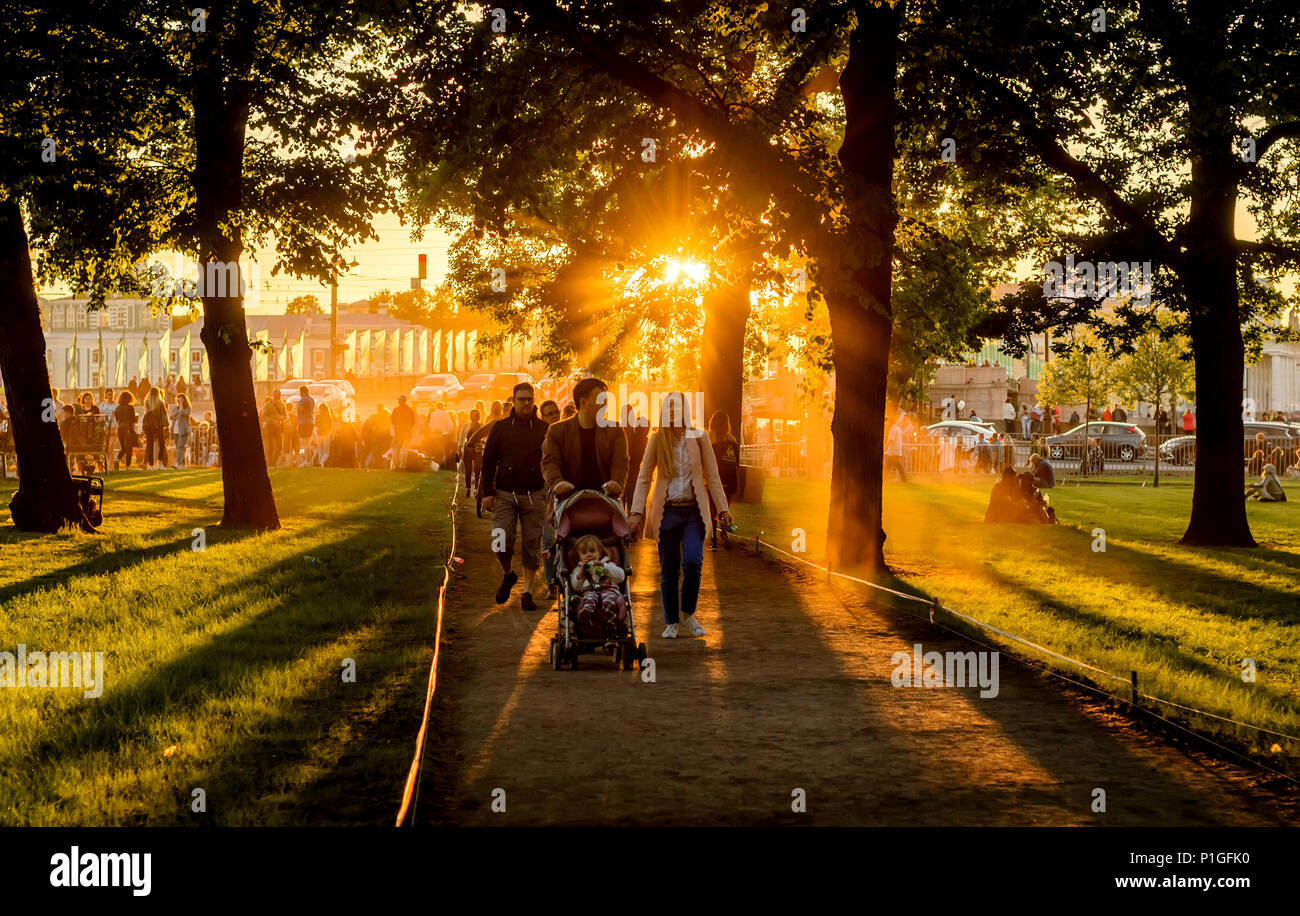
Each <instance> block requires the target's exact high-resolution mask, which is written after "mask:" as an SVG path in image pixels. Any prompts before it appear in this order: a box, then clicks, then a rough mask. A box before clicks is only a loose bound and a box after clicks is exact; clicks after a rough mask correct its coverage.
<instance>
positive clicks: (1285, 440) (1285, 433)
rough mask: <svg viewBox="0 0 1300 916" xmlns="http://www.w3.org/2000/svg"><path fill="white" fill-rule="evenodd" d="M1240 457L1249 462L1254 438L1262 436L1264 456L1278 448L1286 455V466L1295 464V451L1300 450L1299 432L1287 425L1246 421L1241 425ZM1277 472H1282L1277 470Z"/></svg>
mask: <svg viewBox="0 0 1300 916" xmlns="http://www.w3.org/2000/svg"><path fill="white" fill-rule="evenodd" d="M1242 433H1243V438H1242V457H1243V458H1245V459H1247V460H1249V459H1250V457H1251V456H1252V455H1254V454H1255V449H1256V448H1258V445H1257V444H1256V442H1257V440H1256V438H1255V437H1256V436H1257V435H1258V434H1259V433H1263V434H1264V443H1265V445H1266V448H1265V449H1264V454H1265V456H1267V455H1268V453H1269V452H1271V451H1273V449H1275V448H1280V449H1281V450H1282V451H1283V453H1284V454H1285V455H1286V460H1287V464H1295V461H1296V451H1297V449H1300V432H1297V430H1296V428H1295V427H1294V426H1292V425H1290V424H1289V423H1265V422H1264V421H1262V420H1256V421H1247V422H1246V423H1244V424H1243V430H1242ZM1278 470H1279V471H1280V470H1282V469H1281V468H1278Z"/></svg>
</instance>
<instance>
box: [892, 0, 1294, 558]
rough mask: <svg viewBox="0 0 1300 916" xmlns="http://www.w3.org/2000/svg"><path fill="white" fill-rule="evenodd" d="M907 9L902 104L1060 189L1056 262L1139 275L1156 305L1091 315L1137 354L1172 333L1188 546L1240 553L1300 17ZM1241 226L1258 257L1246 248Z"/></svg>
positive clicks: (1149, 7)
mask: <svg viewBox="0 0 1300 916" xmlns="http://www.w3.org/2000/svg"><path fill="white" fill-rule="evenodd" d="M917 10H918V23H919V24H918V29H917V31H916V32H915V37H916V40H917V48H918V53H917V55H916V57H917V64H916V66H915V67H914V68H913V69H912V75H911V80H910V82H909V84H908V86H909V91H911V92H912V93H913V94H914V95H915V96H916V98H917V99H918V101H919V103H921V104H923V105H924V106H926V107H927V109H928V110H930V111H932V112H933V113H934V114H933V117H934V120H935V122H936V123H941V124H943V125H945V127H946V129H947V130H948V131H949V132H950V135H952V136H954V137H955V138H956V139H957V146H958V149H959V151H960V154H961V155H962V156H965V157H967V158H969V159H971V160H975V159H977V158H978V159H982V160H983V162H984V163H985V164H986V165H987V167H988V168H989V169H991V170H995V171H997V172H1000V173H1003V174H1005V175H1007V176H1008V179H1009V180H1011V179H1015V178H1017V177H1019V176H1022V175H1023V174H1024V173H1025V171H1026V169H1030V170H1036V171H1040V172H1042V173H1044V174H1046V175H1052V176H1058V177H1061V178H1064V179H1067V180H1068V181H1069V182H1070V184H1071V186H1072V187H1073V189H1074V194H1073V201H1072V203H1071V206H1070V209H1071V211H1073V213H1074V214H1075V215H1076V216H1078V217H1079V218H1080V221H1081V223H1082V226H1081V230H1082V231H1081V232H1080V234H1079V235H1078V236H1077V237H1076V239H1075V240H1074V241H1075V244H1074V245H1071V246H1070V247H1069V248H1064V247H1063V248H1061V249H1058V250H1057V251H1055V252H1053V253H1052V255H1051V256H1052V259H1053V260H1055V261H1057V262H1058V263H1059V262H1060V261H1063V260H1064V259H1065V257H1066V255H1069V254H1073V255H1074V256H1075V257H1076V258H1077V259H1078V260H1080V261H1086V262H1088V263H1089V264H1092V265H1094V268H1095V266H1096V265H1101V264H1103V263H1108V262H1123V263H1126V264H1127V263H1137V264H1146V263H1150V265H1151V267H1152V274H1153V276H1152V277H1151V280H1152V282H1151V296H1150V302H1151V303H1153V305H1151V306H1148V305H1147V304H1146V301H1145V300H1144V299H1143V297H1141V296H1134V295H1130V294H1129V293H1130V292H1131V291H1125V290H1120V291H1118V293H1117V294H1116V295H1114V296H1111V297H1106V296H1091V297H1088V298H1089V299H1090V300H1091V301H1092V302H1094V303H1096V302H1099V301H1101V300H1102V299H1107V298H1108V299H1109V300H1110V302H1111V304H1112V305H1114V306H1115V307H1116V308H1115V310H1116V311H1117V312H1118V318H1119V321H1118V323H1117V324H1116V323H1112V327H1113V329H1114V330H1113V331H1112V333H1113V334H1115V335H1118V336H1120V337H1121V338H1123V337H1127V338H1129V339H1130V340H1133V339H1136V337H1137V336H1138V335H1139V334H1140V333H1141V331H1142V330H1143V328H1144V327H1146V326H1148V325H1149V324H1150V322H1151V321H1152V320H1153V319H1154V316H1155V311H1154V305H1155V304H1160V305H1163V306H1165V307H1167V308H1169V309H1172V310H1173V311H1174V312H1175V313H1176V314H1178V315H1180V316H1181V318H1182V322H1181V323H1182V326H1183V328H1185V329H1186V331H1187V333H1188V336H1189V338H1190V340H1191V343H1192V348H1193V351H1194V354H1195V366H1196V401H1197V413H1198V422H1197V430H1198V433H1197V435H1198V448H1197V464H1196V487H1195V496H1194V498H1193V503H1192V515H1191V519H1190V521H1189V524H1188V527H1187V532H1186V534H1185V535H1184V537H1183V541H1184V543H1189V544H1222V545H1253V544H1254V540H1253V538H1252V537H1251V534H1250V529H1249V526H1248V524H1247V522H1246V513H1245V508H1244V506H1243V505H1242V501H1241V499H1240V496H1239V494H1240V489H1241V488H1240V486H1237V484H1240V483H1242V481H1243V467H1242V462H1241V436H1242V417H1241V379H1242V372H1243V368H1244V353H1245V344H1246V341H1247V340H1248V339H1249V338H1250V336H1251V335H1252V334H1258V333H1259V330H1260V328H1261V327H1262V320H1263V319H1265V318H1268V317H1269V316H1270V315H1275V314H1276V311H1277V310H1278V308H1279V307H1280V306H1281V304H1282V301H1281V297H1280V296H1279V294H1278V293H1277V291H1276V290H1275V289H1274V288H1273V287H1272V285H1271V283H1269V282H1260V281H1261V280H1264V281H1269V280H1273V279H1275V278H1276V277H1277V276H1278V275H1279V274H1280V273H1282V272H1284V271H1286V270H1288V269H1294V268H1295V267H1296V266H1297V265H1300V208H1297V200H1296V191H1297V183H1296V177H1297V155H1296V143H1295V140H1296V138H1297V137H1300V87H1298V86H1297V83H1296V81H1295V79H1294V77H1295V60H1296V57H1297V54H1300V12H1297V10H1296V8H1295V6H1294V4H1290V3H1286V2H1282V0H1258V2H1252V3H1248V4H1229V3H1224V2H1221V0H1187V2H1185V3H1174V2H1136V0H1130V2H1118V3H1110V4H1106V5H1105V7H1104V8H1097V9H1095V10H1092V11H1090V10H1088V9H1085V8H1084V7H1081V6H1080V5H1079V4H1076V3H1071V2H1067V0H1047V2H1043V0H1007V2H1002V0H999V2H968V0H923V2H918V3H917ZM921 49H923V50H921ZM1240 210H1244V211H1245V212H1246V213H1247V214H1249V217H1250V219H1251V220H1252V221H1253V222H1254V224H1255V227H1256V230H1257V237H1256V238H1254V239H1248V238H1243V235H1245V234H1246V233H1244V232H1242V231H1240V229H1239V227H1238V222H1239V220H1238V215H1239V211H1240ZM1045 266H1046V265H1045ZM1085 303H1086V300H1085ZM1073 317H1079V316H1078V315H1077V314H1076V315H1075V316H1073ZM1243 327H1244V328H1246V334H1245V337H1243Z"/></svg>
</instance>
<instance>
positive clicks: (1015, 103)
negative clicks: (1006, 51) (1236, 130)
mask: <svg viewBox="0 0 1300 916" xmlns="http://www.w3.org/2000/svg"><path fill="white" fill-rule="evenodd" d="M968 72H970V73H971V77H972V79H973V80H974V82H975V83H976V84H977V85H980V86H982V87H983V88H984V90H985V92H987V93H988V94H989V95H990V96H993V97H994V99H995V102H1000V103H1001V104H1002V105H1003V106H1005V107H1006V108H1008V109H1009V110H1010V111H1011V117H1012V118H1013V119H1014V120H1016V121H1018V122H1019V123H1020V132H1021V134H1022V136H1023V137H1024V138H1025V140H1026V141H1027V142H1028V143H1029V145H1030V146H1031V147H1033V149H1034V151H1035V152H1036V153H1037V154H1038V156H1039V158H1040V159H1042V161H1043V163H1044V164H1045V165H1047V166H1049V167H1051V168H1053V169H1055V170H1056V171H1058V172H1060V173H1061V174H1062V175H1065V176H1066V177H1067V178H1070V179H1072V180H1073V181H1074V183H1075V186H1076V187H1078V189H1079V190H1080V191H1081V192H1083V193H1084V194H1085V195H1087V196H1088V197H1091V198H1092V199H1093V200H1095V201H1097V202H1098V203H1100V204H1101V205H1102V206H1103V207H1105V208H1106V210H1107V211H1108V212H1109V213H1110V214H1111V215H1112V216H1114V217H1115V218H1116V219H1117V220H1119V221H1120V222H1121V223H1123V224H1124V225H1126V226H1128V227H1129V228H1130V229H1132V230H1133V231H1134V232H1136V233H1138V234H1139V235H1141V236H1142V237H1143V238H1144V239H1145V241H1146V242H1147V243H1148V244H1149V245H1150V246H1151V249H1152V251H1153V252H1154V253H1157V254H1159V255H1160V256H1161V257H1162V258H1163V259H1164V260H1165V261H1167V262H1168V263H1170V264H1171V265H1176V266H1178V265H1181V263H1182V253H1181V252H1180V251H1179V250H1178V248H1177V247H1176V246H1175V245H1174V244H1173V243H1172V242H1171V241H1170V240H1169V239H1167V238H1166V237H1165V236H1164V234H1163V233H1162V232H1161V231H1160V229H1159V228H1158V227H1157V226H1156V224H1155V223H1154V222H1152V220H1151V218H1150V216H1149V215H1148V214H1147V213H1146V212H1144V211H1143V210H1141V209H1139V208H1138V207H1136V206H1134V205H1133V204H1132V203H1130V202H1129V201H1127V200H1125V199H1124V197H1123V195H1121V194H1120V193H1119V192H1118V191H1116V190H1115V189H1114V188H1113V187H1111V186H1110V184H1109V183H1108V182H1107V181H1106V180H1105V179H1104V178H1102V177H1101V176H1100V175H1099V174H1097V172H1096V170H1094V169H1093V168H1092V167H1091V166H1089V165H1088V164H1087V163H1086V162H1083V161H1082V160H1080V159H1077V158H1075V157H1074V156H1073V155H1072V154H1071V153H1070V152H1069V150H1067V149H1066V148H1065V147H1064V146H1062V145H1061V144H1060V143H1059V142H1058V141H1057V138H1056V131H1055V130H1050V129H1048V128H1047V127H1045V126H1043V125H1042V124H1040V123H1039V122H1038V116H1037V113H1036V112H1035V111H1034V108H1033V106H1031V105H1030V104H1029V103H1028V102H1026V101H1025V100H1024V99H1022V98H1021V97H1020V96H1019V95H1017V94H1016V93H1015V92H1013V91H1011V90H1009V89H1007V88H1006V87H1005V86H1003V85H1002V83H1001V81H1000V80H998V79H997V78H995V77H985V76H983V75H981V74H978V73H974V72H971V71H968Z"/></svg>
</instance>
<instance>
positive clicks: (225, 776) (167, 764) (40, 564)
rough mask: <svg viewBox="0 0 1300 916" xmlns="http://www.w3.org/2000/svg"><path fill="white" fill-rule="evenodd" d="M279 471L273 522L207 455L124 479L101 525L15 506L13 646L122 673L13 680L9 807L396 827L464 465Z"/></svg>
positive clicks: (9, 577)
mask: <svg viewBox="0 0 1300 916" xmlns="http://www.w3.org/2000/svg"><path fill="white" fill-rule="evenodd" d="M271 478H272V483H273V484H274V487H275V494H276V502H277V505H278V507H279V510H280V519H281V522H282V524H283V525H284V528H283V530H281V531H278V532H274V533H268V534H250V533H246V532H227V531H222V530H221V529H220V528H219V527H217V523H218V522H219V521H220V518H221V478H220V472H219V471H216V470H208V469H195V470H186V471H157V472H155V471H136V472H120V473H115V474H110V475H108V476H107V478H106V482H105V489H106V490H107V491H108V492H107V495H106V499H105V502H106V505H105V523H104V527H103V529H102V530H101V532H100V533H99V534H94V535H85V534H79V533H69V534H60V535H31V534H23V533H20V532H17V531H15V530H14V529H13V528H12V527H11V526H10V525H9V523H8V513H7V512H4V511H0V517H2V520H3V524H2V525H0V558H3V563H0V607H2V608H3V615H0V650H5V651H9V652H15V651H16V647H17V645H18V644H19V643H23V644H25V645H26V646H27V648H28V651H29V652H31V651H35V650H45V651H60V652H63V651H87V652H97V651H98V652H103V653H104V684H105V686H104V690H103V695H102V696H101V697H99V698H97V699H91V698H86V697H84V696H83V693H82V691H80V690H71V689H45V690H41V689H36V688H27V689H17V688H16V689H6V690H0V721H3V722H4V723H5V728H4V730H3V732H0V824H4V825H14V824H19V825H32V824H35V825H77V824H84V825H134V824H192V823H201V822H207V823H215V824H240V825H255V824H323V823H343V824H354V823H355V824H361V823H368V824H391V823H392V818H393V816H394V814H395V812H396V808H397V803H398V801H399V800H400V796H401V790H402V784H403V781H404V779H405V776H406V770H407V767H408V766H409V764H410V755H411V752H412V750H413V741H414V737H415V732H416V729H417V728H418V725H419V718H420V714H421V710H422V709H423V703H424V691H425V674H426V672H427V670H428V660H429V655H430V653H431V651H432V645H433V627H434V608H435V606H436V601H437V591H438V586H439V584H440V583H441V581H442V562H443V559H444V558H445V556H446V549H447V544H448V542H449V539H450V523H449V520H448V518H447V515H446V507H447V505H448V503H449V501H450V498H451V488H452V485H453V482H454V478H453V476H452V475H451V474H449V473H441V474H393V473H387V472H380V471H348V470H335V469H293V468H281V469H275V470H272V472H271ZM14 487H15V482H14V481H12V480H9V481H0V506H7V505H8V503H9V499H10V497H11V495H12V493H13V490H14ZM196 528H204V529H205V534H206V549H205V550H203V551H197V550H195V549H193V546H194V543H195V534H194V529H196ZM349 658H350V659H353V660H354V661H355V668H356V678H355V682H353V683H346V682H344V681H343V679H342V672H343V670H344V660H345V659H349ZM196 788H201V789H203V790H204V792H205V794H206V800H207V813H206V814H195V813H193V812H192V811H191V799H192V798H193V795H192V790H194V789H196Z"/></svg>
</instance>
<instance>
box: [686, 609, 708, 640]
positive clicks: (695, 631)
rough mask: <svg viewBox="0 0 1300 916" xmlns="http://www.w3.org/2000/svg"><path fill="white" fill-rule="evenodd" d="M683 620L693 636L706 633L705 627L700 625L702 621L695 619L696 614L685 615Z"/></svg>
mask: <svg viewBox="0 0 1300 916" xmlns="http://www.w3.org/2000/svg"><path fill="white" fill-rule="evenodd" d="M682 620H683V622H684V623H685V624H686V629H687V630H689V631H690V634H691V635H692V636H703V635H704V627H702V626H700V622H699V621H698V620H696V619H695V615H694V614H692V615H690V616H689V617H684V618H682Z"/></svg>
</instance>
